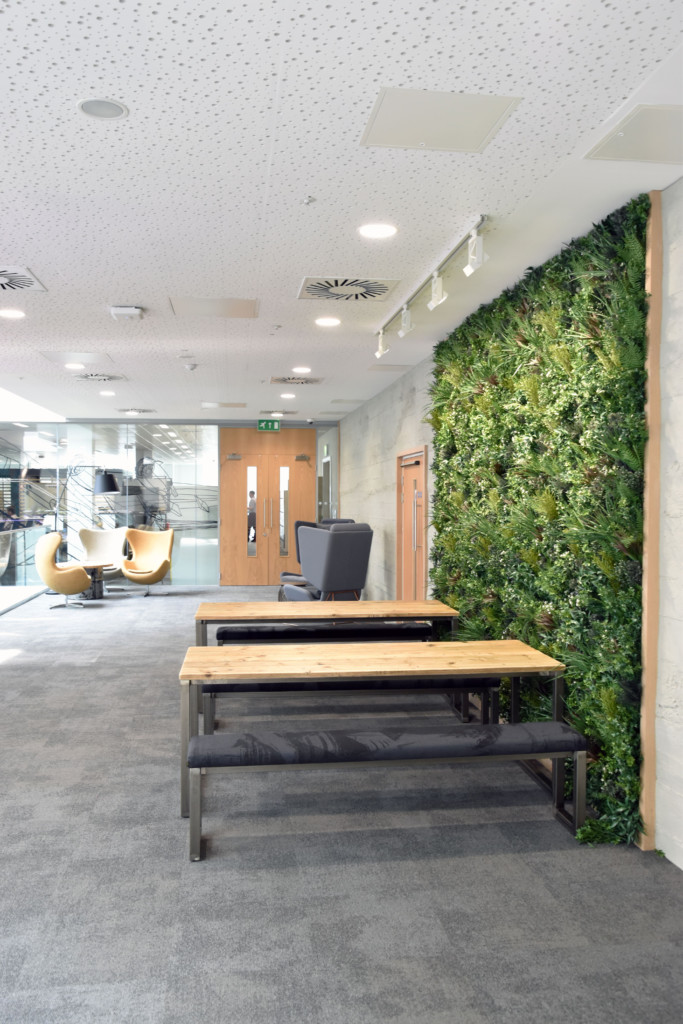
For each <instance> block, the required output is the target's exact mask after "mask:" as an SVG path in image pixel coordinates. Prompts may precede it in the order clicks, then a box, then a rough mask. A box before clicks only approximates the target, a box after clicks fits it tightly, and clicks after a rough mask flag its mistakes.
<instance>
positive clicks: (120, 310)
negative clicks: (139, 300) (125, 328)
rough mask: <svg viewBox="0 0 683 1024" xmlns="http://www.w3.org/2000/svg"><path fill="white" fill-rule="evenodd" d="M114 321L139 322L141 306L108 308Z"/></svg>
mask: <svg viewBox="0 0 683 1024" xmlns="http://www.w3.org/2000/svg"><path fill="white" fill-rule="evenodd" d="M109 312H110V313H111V315H112V316H113V318H114V320H141V319H142V306H110V307H109Z"/></svg>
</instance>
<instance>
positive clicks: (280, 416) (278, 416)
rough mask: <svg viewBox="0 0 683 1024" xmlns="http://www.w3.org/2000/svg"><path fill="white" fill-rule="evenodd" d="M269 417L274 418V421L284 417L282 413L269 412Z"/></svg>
mask: <svg viewBox="0 0 683 1024" xmlns="http://www.w3.org/2000/svg"><path fill="white" fill-rule="evenodd" d="M270 415H271V416H274V417H275V418H276V419H282V417H283V416H284V413H283V412H271V414H270Z"/></svg>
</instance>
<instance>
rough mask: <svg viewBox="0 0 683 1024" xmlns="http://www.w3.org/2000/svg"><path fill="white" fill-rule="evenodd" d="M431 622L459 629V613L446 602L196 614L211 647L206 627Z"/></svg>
mask: <svg viewBox="0 0 683 1024" xmlns="http://www.w3.org/2000/svg"><path fill="white" fill-rule="evenodd" d="M421 619H429V620H431V623H432V628H433V629H435V628H436V624H437V622H438V621H444V620H450V627H451V629H455V627H456V624H457V621H458V613H457V611H455V609H454V608H450V607H449V606H448V605H447V604H444V603H443V602H442V601H223V602H221V601H206V602H204V603H203V604H200V606H199V608H198V609H197V612H196V614H195V623H196V635H197V646H198V647H202V646H206V644H207V637H206V627H207V625H208V624H209V623H211V624H212V625H215V626H229V625H232V626H235V625H238V624H239V625H243V626H247V625H256V624H258V623H267V624H268V625H275V624H277V623H282V622H372V621H375V622H381V621H397V622H400V621H404V622H410V621H419V620H421Z"/></svg>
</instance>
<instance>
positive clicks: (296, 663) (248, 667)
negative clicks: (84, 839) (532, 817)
mask: <svg viewBox="0 0 683 1024" xmlns="http://www.w3.org/2000/svg"><path fill="white" fill-rule="evenodd" d="M311 603H313V602H311ZM318 603H320V602H318ZM341 603H342V602H334V604H337V605H339V604H341ZM345 603H348V604H351V603H360V604H365V603H367V604H370V603H371V602H345ZM381 603H384V602H381ZM245 607H249V605H246V606H245ZM444 607H445V606H444ZM449 611H452V609H449ZM563 671H564V665H562V664H561V662H559V661H555V659H554V658H550V657H548V655H546V654H542V653H541V652H540V651H537V650H535V649H534V648H533V647H529V646H528V645H527V644H524V643H522V642H521V641H520V640H478V641H473V642H471V643H459V642H456V641H443V642H440V643H438V642H433V641H428V642H397V643H351V642H349V643H341V644H336V643H335V644H331V643H326V644H269V645H259V644H250V645H245V646H237V645H235V646H229V647H190V648H188V651H187V654H186V655H185V660H184V662H183V665H182V667H181V669H180V673H179V678H180V683H181V702H180V804H181V814H182V815H183V816H184V817H187V814H188V812H189V789H188V786H189V773H188V768H187V747H188V743H189V741H190V737H191V736H196V735H198V732H199V697H200V694H201V688H202V684H203V683H206V682H210V681H211V680H221V681H222V682H229V683H235V684H237V687H238V686H239V683H240V681H242V682H245V681H248V682H249V683H250V684H251V683H253V682H254V681H257V682H264V683H273V684H277V683H278V682H281V683H283V684H288V683H292V682H297V681H301V682H318V683H320V684H322V685H321V689H322V690H324V691H325V692H330V693H335V694H339V693H343V692H344V682H349V681H362V680H367V681H368V689H369V690H371V686H372V684H373V683H376V682H377V681H378V680H381V681H382V683H383V684H385V685H386V689H384V690H383V691H382V692H385V693H386V692H391V688H390V687H391V681H392V680H397V681H398V680H410V679H414V680H416V681H419V682H420V687H419V689H420V692H429V690H430V684H432V687H431V688H432V689H433V690H436V691H437V692H444V690H446V689H448V687H447V686H445V683H446V682H447V681H452V683H453V688H456V687H457V686H458V681H461V685H464V684H465V682H466V680H472V679H476V678H477V677H480V678H487V677H495V678H498V679H500V678H502V677H503V676H512V677H514V678H515V679H518V678H519V677H521V676H544V675H549V676H552V677H553V718H555V719H556V720H558V721H559V720H560V719H561V716H562V685H563V684H562V672H563ZM237 692H239V689H237ZM285 692H288V693H291V692H292V691H291V690H289V691H285ZM372 692H377V690H375V691H372ZM403 692H405V691H403ZM354 693H355V694H356V695H357V694H358V690H355V691H354ZM271 696H275V697H277V693H275V694H271Z"/></svg>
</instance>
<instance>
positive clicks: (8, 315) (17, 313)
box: [0, 309, 26, 320]
mask: <svg viewBox="0 0 683 1024" xmlns="http://www.w3.org/2000/svg"><path fill="white" fill-rule="evenodd" d="M0 316H3V317H4V318H5V320H21V318H22V317H23V316H26V313H24V312H22V310H20V309H0Z"/></svg>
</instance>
